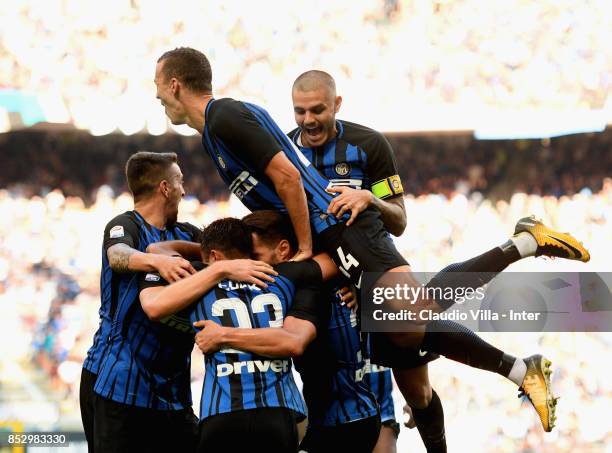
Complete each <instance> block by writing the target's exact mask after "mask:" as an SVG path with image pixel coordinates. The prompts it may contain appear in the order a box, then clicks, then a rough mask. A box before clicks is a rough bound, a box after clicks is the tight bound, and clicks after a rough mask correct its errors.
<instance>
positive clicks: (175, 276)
mask: <svg viewBox="0 0 612 453" xmlns="http://www.w3.org/2000/svg"><path fill="white" fill-rule="evenodd" d="M154 256H155V260H154V262H153V266H154V267H155V269H157V271H158V272H159V275H161V276H162V278H163V279H164V280H166V281H167V282H170V283H172V282H176V281H178V280H180V279H182V278H185V277H189V276H190V275H191V274H195V273H196V270H195V269H194V268H193V266H192V265H191V263H190V262H189V261H187V260H186V259H184V258H178V257H175V256H166V255H154Z"/></svg>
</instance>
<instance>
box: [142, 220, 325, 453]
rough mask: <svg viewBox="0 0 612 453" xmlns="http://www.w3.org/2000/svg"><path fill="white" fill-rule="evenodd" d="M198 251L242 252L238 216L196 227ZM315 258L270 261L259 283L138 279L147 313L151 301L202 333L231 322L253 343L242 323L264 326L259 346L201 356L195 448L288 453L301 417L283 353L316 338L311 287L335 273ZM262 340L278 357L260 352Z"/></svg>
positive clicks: (207, 256)
mask: <svg viewBox="0 0 612 453" xmlns="http://www.w3.org/2000/svg"><path fill="white" fill-rule="evenodd" d="M202 251H203V258H204V261H206V262H208V263H209V265H211V266H214V265H215V264H217V263H219V262H223V261H225V260H227V259H232V258H247V257H249V256H250V255H251V252H252V242H251V234H250V230H249V229H248V227H247V226H246V225H245V224H244V223H243V222H242V221H240V220H239V219H233V218H226V219H220V220H216V221H215V222H213V223H212V224H210V225H209V226H208V227H206V228H205V229H204V232H203V234H202ZM315 260H318V263H319V264H317V262H315V261H312V260H306V261H303V262H292V263H285V264H280V265H278V266H276V267H275V269H276V271H277V272H278V275H277V276H276V278H275V281H274V282H272V283H270V284H269V285H268V286H267V288H265V289H262V288H259V287H257V286H255V285H250V284H246V283H239V282H237V281H232V280H224V281H222V282H220V283H219V284H218V285H217V286H216V287H215V288H214V289H210V288H207V287H203V286H202V285H201V282H200V279H199V276H198V274H196V275H192V276H190V277H188V278H185V279H183V280H181V281H179V282H176V283H173V284H171V285H169V286H165V285H166V283H165V282H163V281H162V280H161V279H160V278H157V279H153V278H149V279H148V281H147V278H146V277H145V278H144V281H143V287H142V290H141V293H140V299H141V303H142V304H143V307H144V308H145V311H147V313H148V310H149V308H154V307H155V313H156V316H170V315H173V314H175V313H176V315H174V316H177V315H178V316H180V317H183V318H184V317H186V316H189V317H190V318H191V320H192V321H193V322H196V321H198V323H196V325H197V326H201V327H204V329H205V331H212V330H214V329H215V328H220V326H224V327H238V328H239V329H236V330H237V331H238V333H239V334H242V335H240V337H241V339H242V341H245V342H246V343H248V344H251V343H253V341H252V338H251V337H250V335H249V332H250V328H254V329H255V330H257V331H266V332H265V333H264V335H265V342H264V344H263V345H262V344H259V347H258V345H257V344H252V345H251V348H250V350H251V352H247V351H244V350H240V349H237V348H235V347H231V346H225V345H224V346H223V348H222V349H220V350H218V351H216V352H215V353H211V354H206V355H205V366H206V372H205V376H204V384H203V391H202V400H201V404H200V435H199V437H200V441H199V447H198V451H247V450H252V451H274V452H295V451H296V447H297V427H296V420H298V419H300V418H303V417H304V414H305V408H304V406H303V401H302V398H301V396H300V394H299V391H298V389H297V387H296V385H295V382H294V381H293V377H292V374H291V360H290V359H289V357H290V356H291V355H299V354H300V352H301V351H300V348H303V347H304V346H305V344H307V343H308V342H310V341H312V339H313V338H314V337H315V336H316V327H317V326H318V325H319V323H320V319H321V315H320V313H321V304H320V303H318V302H319V301H318V299H319V297H318V291H317V290H316V289H314V288H316V287H317V286H320V284H321V281H322V279H323V278H324V277H325V278H327V277H328V274H331V273H333V272H335V266H334V265H333V263H331V260H329V258H327V261H328V262H326V261H325V259H324V258H322V257H315ZM209 289H210V290H209ZM160 307H161V308H160ZM283 324H284V328H283V329H278V328H279V327H282V326H283ZM292 325H293V326H294V330H295V335H294V334H292V329H291V326H292ZM268 327H272V328H274V329H267V328H268ZM270 330H272V332H269V331H270ZM282 333H286V335H284V336H282V335H281V334H282ZM296 335H297V336H298V338H297V341H296V338H295V336H296ZM285 340H287V341H285ZM270 346H274V348H275V353H276V354H275V356H276V357H279V358H278V359H270V358H269V357H267V356H266V354H265V351H266V350H268V348H269V347H270Z"/></svg>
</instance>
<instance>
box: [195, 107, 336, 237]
mask: <svg viewBox="0 0 612 453" xmlns="http://www.w3.org/2000/svg"><path fill="white" fill-rule="evenodd" d="M205 116H206V119H205V125H204V130H203V132H202V144H203V145H204V149H205V150H206V152H207V153H208V154H209V155H210V157H211V159H212V160H213V162H214V164H215V166H216V167H217V170H218V172H219V174H220V175H221V177H222V178H223V180H224V181H225V183H226V184H227V185H228V187H229V188H230V190H231V191H232V192H233V193H234V194H235V195H236V196H237V197H238V198H240V200H241V201H242V202H243V203H244V204H245V206H247V207H248V208H249V209H250V210H252V211H255V210H261V209H275V210H279V211H282V212H287V210H286V208H285V205H284V203H283V202H282V200H281V199H280V197H279V196H278V194H277V193H276V190H275V188H274V185H273V183H272V181H271V180H270V179H269V178H268V177H267V176H266V174H265V169H266V167H267V165H268V163H269V162H270V160H271V159H272V158H273V157H274V155H276V154H277V153H278V152H279V151H280V152H283V153H284V154H285V155H286V156H287V158H288V159H289V160H290V161H291V163H292V164H293V165H294V166H295V167H296V168H297V169H298V171H299V172H300V176H301V178H302V182H303V186H304V191H305V193H306V198H307V202H308V208H309V212H310V221H311V223H312V226H313V229H314V230H315V232H316V233H319V232H321V231H323V230H325V229H326V228H328V227H330V226H332V225H335V224H336V223H338V221H337V220H336V219H335V218H334V217H332V216H328V215H327V214H326V211H327V207H328V206H329V203H330V202H331V201H332V199H333V195H332V194H329V193H327V192H326V191H325V189H326V188H327V186H328V184H329V181H328V180H327V179H326V178H325V177H324V176H323V175H321V173H319V172H318V171H317V169H316V168H314V167H313V166H312V165H311V163H310V161H309V160H308V159H306V158H305V157H304V156H303V155H302V153H301V152H300V150H299V149H298V148H297V147H296V146H295V145H294V144H293V143H292V142H291V140H289V138H288V137H287V136H286V135H285V134H284V133H283V132H282V131H281V129H280V128H279V127H278V125H277V124H276V123H275V122H274V120H273V119H272V118H271V117H270V115H269V114H268V112H267V111H266V110H265V109H263V108H262V107H260V106H257V105H255V104H251V103H248V102H241V101H237V100H234V99H229V98H225V99H218V100H212V101H210V102H209V103H208V105H207V108H206V112H205Z"/></svg>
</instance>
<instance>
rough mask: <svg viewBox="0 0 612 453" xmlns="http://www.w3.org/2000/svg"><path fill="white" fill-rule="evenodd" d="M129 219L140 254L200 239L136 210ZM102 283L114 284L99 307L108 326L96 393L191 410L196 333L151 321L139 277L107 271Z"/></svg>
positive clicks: (135, 402) (137, 403)
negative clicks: (160, 245)
mask: <svg viewBox="0 0 612 453" xmlns="http://www.w3.org/2000/svg"><path fill="white" fill-rule="evenodd" d="M125 215H126V217H127V219H128V221H130V220H131V221H132V222H133V223H134V224H135V225H137V226H138V228H137V229H135V230H133V231H132V234H131V236H132V237H133V238H135V239H136V241H137V243H134V244H133V246H134V247H135V248H136V249H137V250H141V251H145V250H146V248H147V246H148V245H149V244H152V243H155V242H160V241H164V240H188V241H193V240H197V239H198V236H197V235H198V234H199V231H198V230H197V228H196V227H194V226H192V225H189V224H184V223H176V224H174V225H172V226H170V227H168V228H166V229H163V230H161V229H158V228H156V227H154V226H152V225H150V224H148V223H147V222H146V221H144V219H143V218H142V217H141V216H140V214H138V213H137V212H136V211H130V212H128V213H126V214H125ZM123 228H124V233H126V234H127V232H128V229H129V228H132V227H131V226H130V224H129V223H124V225H123ZM105 255H106V254H103V256H104V258H103V260H106V256H105ZM108 269H110V268H108ZM102 279H110V281H109V282H108V284H106V285H105V286H104V288H105V289H104V290H103V293H102V308H101V316H102V315H103V321H102V324H105V323H108V324H109V325H108V327H105V334H104V335H101V336H100V344H101V347H102V348H103V349H102V354H101V357H100V358H99V359H98V360H99V363H100V364H99V370H98V379H97V381H96V384H95V387H94V389H95V392H96V393H97V394H99V395H101V396H103V397H104V398H108V399H112V400H113V401H116V402H119V403H123V404H129V405H134V406H139V407H145V408H150V409H182V408H184V407H189V406H190V405H191V392H190V387H189V368H190V361H189V360H190V354H189V352H190V351H191V349H192V347H193V335H192V333H191V332H189V334H190V335H191V336H189V335H186V334H185V333H184V332H179V331H177V330H176V329H172V328H169V327H168V326H166V325H164V324H163V323H156V322H153V321H151V320H150V319H149V318H148V317H147V315H146V314H145V313H144V311H143V309H142V306H141V305H140V301H139V297H138V295H139V278H138V274H137V273H126V274H118V273H115V272H112V271H110V270H104V269H103V275H102ZM102 312H104V313H102ZM104 319H108V320H110V321H104ZM101 329H102V328H101Z"/></svg>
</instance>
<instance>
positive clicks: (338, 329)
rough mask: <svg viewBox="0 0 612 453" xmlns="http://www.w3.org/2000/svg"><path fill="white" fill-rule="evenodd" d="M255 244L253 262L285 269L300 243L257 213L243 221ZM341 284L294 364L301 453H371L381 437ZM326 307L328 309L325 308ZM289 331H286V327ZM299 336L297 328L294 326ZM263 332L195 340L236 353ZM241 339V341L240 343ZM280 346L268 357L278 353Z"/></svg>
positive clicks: (278, 220)
mask: <svg viewBox="0 0 612 453" xmlns="http://www.w3.org/2000/svg"><path fill="white" fill-rule="evenodd" d="M243 222H244V223H245V224H246V225H247V226H249V227H250V229H251V233H252V238H253V257H254V258H256V259H260V260H262V261H265V262H267V263H269V264H280V263H283V262H286V261H288V260H289V259H290V258H291V256H293V254H294V251H295V247H296V242H295V238H294V236H293V233H292V228H291V223H290V222H289V221H288V219H287V218H286V217H285V216H283V215H281V214H280V213H279V212H278V211H256V212H254V213H252V214H249V215H247V216H246V217H244V218H243ZM345 291H347V289H346V288H344V289H342V290H341V291H339V290H338V282H334V281H332V282H328V284H327V285H326V286H325V289H324V291H323V292H322V293H321V300H320V301H319V304H320V305H323V306H326V307H327V309H328V310H330V311H331V316H329V313H328V316H327V319H326V323H325V325H324V329H323V330H322V331H321V332H319V334H318V335H317V338H316V339H315V340H314V341H313V342H312V343H311V344H309V345H308V348H307V349H306V350H305V351H304V354H303V355H302V356H301V357H299V358H298V359H296V360H295V365H296V369H297V370H298V371H299V372H300V374H301V376H302V381H303V383H304V387H303V395H304V399H305V402H306V406H307V407H308V428H307V431H306V436H305V437H304V439H303V440H302V442H301V444H300V451H304V452H309V453H310V452H312V453H315V452H327V451H336V450H338V449H344V450H346V451H351V452H364V453H366V452H367V453H369V452H371V451H372V449H373V448H374V446H375V444H376V441H377V439H378V433H379V431H380V417H379V410H378V404H377V401H376V399H375V397H374V394H373V393H372V392H371V390H370V388H369V387H368V385H367V384H366V382H365V381H364V379H363V377H364V373H365V370H366V368H367V365H366V361H365V354H363V353H362V342H361V338H360V335H359V331H358V329H357V318H356V313H355V312H353V311H352V310H351V309H349V308H348V307H347V306H346V305H345V304H341V303H340V296H339V294H344V292H345ZM326 302H327V303H326ZM283 327H285V326H283ZM291 327H292V332H294V334H295V335H296V336H297V332H298V331H297V330H296V328H299V327H300V326H291ZM257 333H258V332H253V333H252V334H251V335H249V337H248V340H249V341H248V342H243V343H242V342H240V341H239V340H240V338H239V336H240V334H242V335H244V332H243V331H242V330H235V329H227V328H226V329H215V330H212V331H211V330H208V329H204V330H202V331H201V332H199V333H198V334H197V335H196V343H197V344H198V346H199V347H200V349H201V350H203V352H209V351H211V350H212V351H214V350H216V349H218V348H219V346H220V345H222V344H229V345H230V346H231V347H237V348H241V349H242V348H247V349H248V350H250V348H252V347H254V346H259V344H258V340H259V341H261V339H259V338H257ZM237 337H238V338H237ZM278 347H279V346H278V345H274V346H273V347H269V348H268V349H266V350H265V351H264V352H265V353H266V354H268V355H270V354H274V353H276V352H277V351H276V349H277V348H278Z"/></svg>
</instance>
